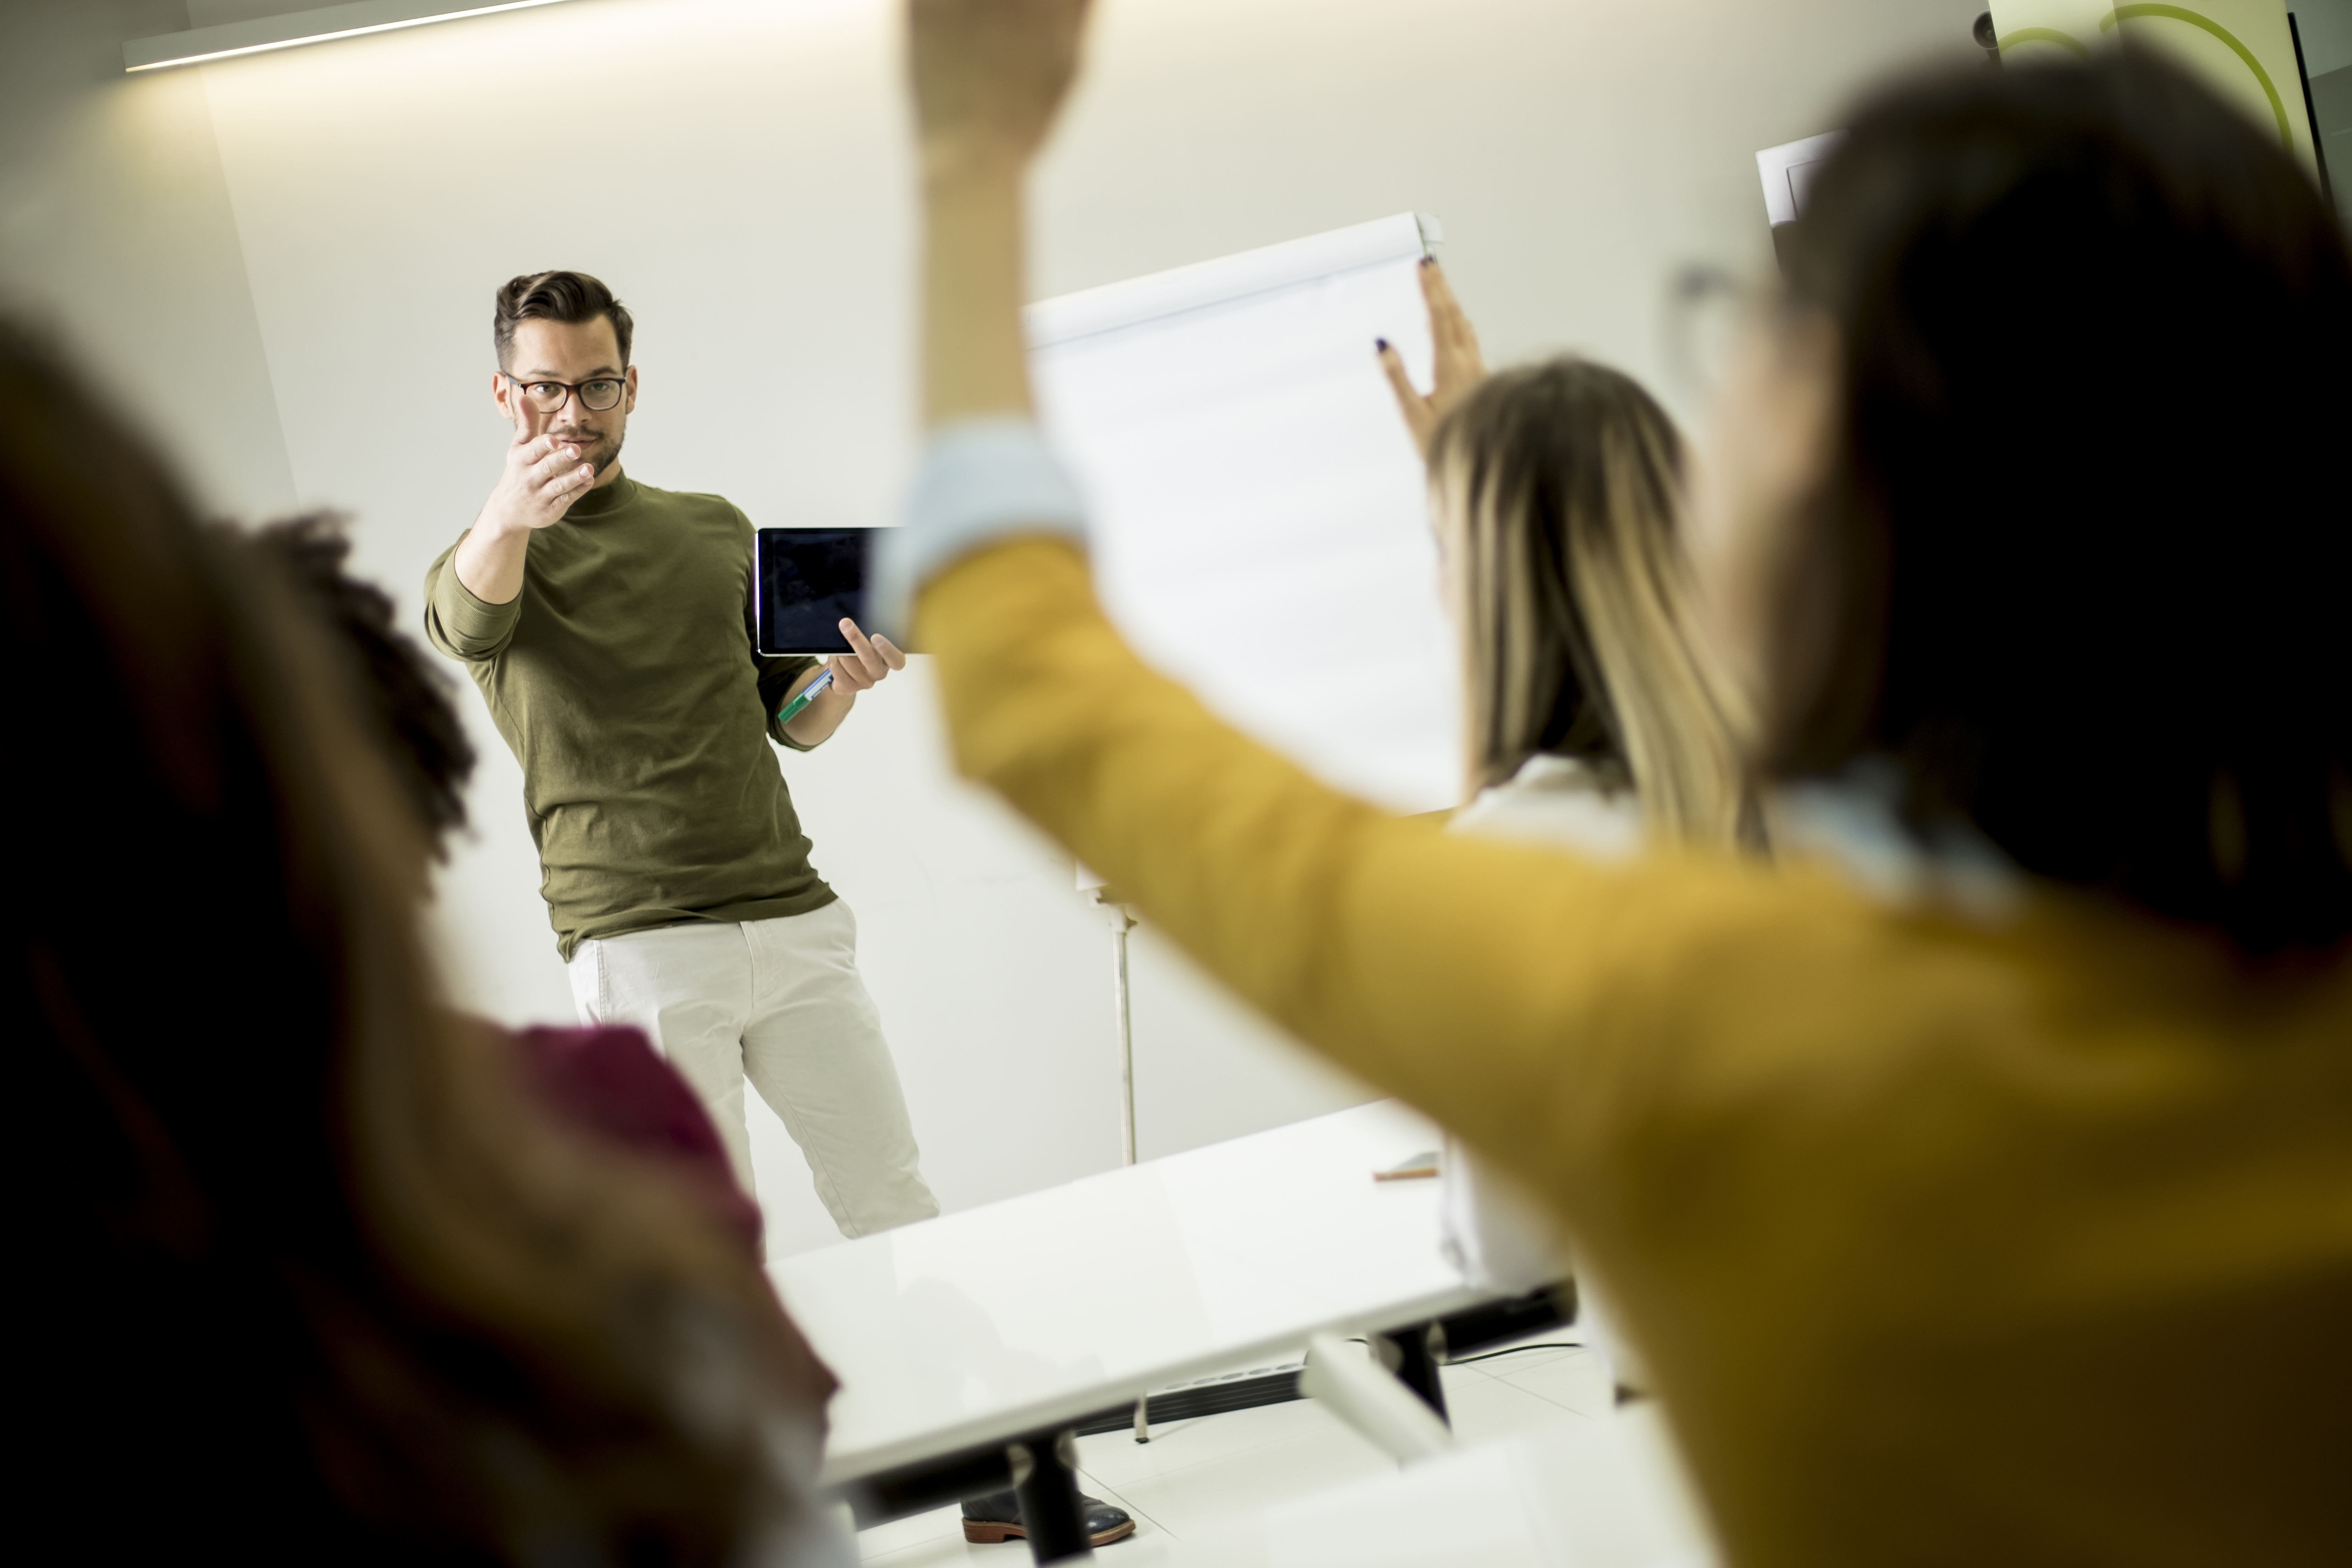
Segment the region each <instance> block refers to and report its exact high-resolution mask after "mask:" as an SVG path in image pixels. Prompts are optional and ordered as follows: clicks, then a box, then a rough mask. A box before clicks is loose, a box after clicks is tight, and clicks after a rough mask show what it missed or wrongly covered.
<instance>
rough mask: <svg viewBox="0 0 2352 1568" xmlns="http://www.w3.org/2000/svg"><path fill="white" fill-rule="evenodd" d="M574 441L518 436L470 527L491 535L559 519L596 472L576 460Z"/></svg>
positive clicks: (577, 448)
mask: <svg viewBox="0 0 2352 1568" xmlns="http://www.w3.org/2000/svg"><path fill="white" fill-rule="evenodd" d="M582 453H583V449H582V447H580V446H579V445H578V444H577V443H575V442H571V441H559V440H557V439H556V438H555V437H552V436H530V435H526V434H522V433H518V434H517V435H516V437H515V438H514V440H513V442H512V443H511V444H509V446H508V447H507V460H506V467H505V468H504V469H503V470H501V471H500V473H499V482H498V484H497V485H496V486H495V487H494V488H493V489H491V491H490V499H489V500H488V503H487V504H485V505H484V506H483V508H482V515H481V518H480V520H479V521H478V522H476V523H475V525H474V526H475V527H477V528H480V527H483V526H485V525H487V526H488V528H489V529H490V531H492V532H497V533H505V532H511V531H514V530H516V529H535V528H546V527H548V526H549V525H550V524H552V523H557V522H561V521H563V514H564V513H565V512H567V511H570V510H572V502H573V501H576V500H579V499H580V498H581V497H582V496H584V495H586V494H587V493H588V489H589V487H590V486H591V485H593V484H594V483H595V482H596V470H595V469H594V468H591V467H590V466H589V465H588V464H586V463H584V462H583V461H581V458H582Z"/></svg>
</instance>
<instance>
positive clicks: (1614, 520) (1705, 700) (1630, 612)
mask: <svg viewBox="0 0 2352 1568" xmlns="http://www.w3.org/2000/svg"><path fill="white" fill-rule="evenodd" d="M1430 475H1431V484H1432V488H1433V493H1434V495H1435V497H1436V500H1437V510H1438V520H1439V521H1438V528H1439V533H1440V540H1441V546H1442V548H1443V550H1444V554H1445V556H1446V566H1447V570H1446V577H1447V581H1448V592H1449V593H1450V594H1451V595H1452V596H1453V600H1454V605H1453V607H1454V620H1455V624H1456V626H1459V628H1460V630H1461V636H1462V643H1463V656H1464V658H1463V668H1464V675H1465V679H1466V680H1467V684H1468V698H1469V700H1468V703H1467V704H1466V710H1467V711H1466V718H1467V721H1468V728H1469V734H1468V742H1469V744H1468V748H1467V750H1468V758H1469V774H1470V778H1469V783H1470V786H1471V788H1472V789H1473V790H1474V791H1475V790H1476V789H1479V788H1482V787H1486V786H1489V785H1494V784H1502V783H1504V782H1505V781H1507V779H1509V778H1510V777H1511V776H1512V775H1513V774H1515V773H1517V772H1518V771H1519V769H1520V767H1521V766H1523V765H1524V764H1525V763H1526V762H1527V760H1528V758H1529V757H1531V756H1534V755H1536V754H1537V753H1538V752H1549V753H1553V754H1558V755H1565V756H1572V757H1576V758H1578V759H1580V760H1581V761H1583V762H1585V763H1589V764H1591V765H1593V766H1595V767H1597V768H1599V769H1601V771H1602V772H1603V773H1612V772H1616V773H1622V774H1624V775H1630V782H1631V783H1632V784H1633V790H1634V792H1635V795H1637V797H1638V798H1639V799H1640V801H1641V804H1642V813H1643V818H1644V820H1645V821H1646V823H1647V824H1648V826H1649V828H1650V830H1651V832H1653V833H1654V834H1656V835H1658V836H1659V837H1662V838H1664V839H1667V840H1670V841H1680V842H1692V843H1712V844H1728V843H1731V842H1733V840H1734V839H1735V838H1736V837H1738V833H1739V831H1740V826H1741V819H1742V806H1743V795H1744V791H1743V787H1742V783H1741V770H1740V764H1739V760H1738V750H1737V747H1736V745H1735V743H1734V739H1733V735H1732V731H1731V725H1730V723H1729V722H1728V721H1727V715H1726V711H1725V707H1724V696H1723V689H1722V686H1721V683H1720V682H1719V681H1718V680H1717V679H1716V678H1715V675H1714V673H1713V671H1712V669H1711V668H1710V667H1709V665H1708V664H1707V662H1706V657H1705V655H1704V653H1703V652H1702V650H1701V649H1700V647H1699V646H1698V644H1697V643H1696V639H1695V638H1694V637H1693V636H1692V635H1691V628H1690V626H1689V625H1688V619H1689V615H1688V610H1687V601H1688V588H1687V582H1686V579H1687V567H1686V565H1685V557H1684V552H1683V547H1682V541H1681V537H1680V532H1679V524H1678V521H1677V520H1678V518H1679V516H1680V510H1681V499H1682V440H1681V437H1679V436H1678V435H1677V434H1676V433H1675V426H1674V423H1673V421H1671V420H1670V419H1668V418H1667V417H1666V415H1665V411H1664V410H1663V409H1661V408H1660V407H1659V406H1658V405H1657V404H1656V402H1655V401H1654V400H1653V399H1652V398H1651V396H1650V395H1649V394H1648V393H1646V392H1644V391H1643V390H1642V388H1641V387H1640V385H1638V384H1636V383H1635V382H1633V380H1632V379H1631V378H1630V377H1628V376H1625V375H1623V374H1620V373H1619V372H1617V371H1613V370H1611V369H1609V368H1608V367H1606V366H1604V365H1597V364H1593V363H1589V362H1587V361H1584V360H1580V359H1576V358H1573V357H1562V358H1559V359H1555V360H1551V361H1549V362H1547V363H1542V364H1535V365H1528V366H1523V367H1521V368H1518V369H1516V370H1509V371H1505V372H1502V373H1501V374H1496V375H1494V376H1491V377H1489V378H1488V379H1487V380H1486V382H1484V383H1483V384H1480V385H1479V386H1478V388H1477V389H1476V390H1475V391H1474V392H1473V393H1472V394H1471V395H1469V396H1468V397H1466V398H1465V399H1464V400H1463V401H1462V402H1461V403H1460V404H1459V405H1457V406H1455V407H1454V409H1453V410H1452V411H1451V412H1449V413H1448V414H1447V415H1446V416H1445V418H1444V420H1443V421H1442V422H1441V423H1440V424H1439V426H1438V427H1437V429H1436V430H1435V432H1434V433H1433V436H1432V437H1431V442H1430Z"/></svg>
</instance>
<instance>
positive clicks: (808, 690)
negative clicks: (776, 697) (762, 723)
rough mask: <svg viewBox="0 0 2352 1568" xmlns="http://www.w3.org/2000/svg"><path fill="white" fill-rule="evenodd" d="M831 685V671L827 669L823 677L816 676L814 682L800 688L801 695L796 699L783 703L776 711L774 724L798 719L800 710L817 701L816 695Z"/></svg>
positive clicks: (787, 722)
mask: <svg viewBox="0 0 2352 1568" xmlns="http://www.w3.org/2000/svg"><path fill="white" fill-rule="evenodd" d="M832 684H833V671H832V670H830V669H828V670H826V671H825V672H824V674H823V675H820V676H818V677H817V678H816V679H814V680H812V681H810V682H809V683H808V684H807V685H806V686H803V687H802V688H801V694H800V695H799V696H798V697H795V698H793V700H791V701H790V702H787V703H785V704H784V705H783V706H782V708H779V709H777V710H776V722H777V723H779V724H789V723H791V722H792V721H793V720H795V719H797V718H799V717H800V716H801V710H802V709H803V708H805V707H807V706H808V705H809V704H810V703H812V702H814V701H815V700H816V699H817V693H819V692H821V691H823V690H824V689H825V688H826V687H828V686H831V685H832Z"/></svg>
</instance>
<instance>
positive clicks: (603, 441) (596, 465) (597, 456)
mask: <svg viewBox="0 0 2352 1568" xmlns="http://www.w3.org/2000/svg"><path fill="white" fill-rule="evenodd" d="M555 438H556V439H557V440H558V441H565V442H571V443H572V444H575V445H578V446H581V447H583V450H582V452H581V454H580V460H581V461H582V462H583V463H585V464H587V465H588V466H589V467H590V468H593V469H594V470H595V471H596V477H597V478H598V479H603V478H604V470H605V469H606V468H611V467H612V466H613V465H614V463H616V462H618V461H619V460H620V457H621V437H618V436H599V437H595V443H596V444H595V445H594V446H593V447H591V446H588V445H587V444H586V437H584V435H583V434H577V433H575V434H573V435H570V436H558V437H555Z"/></svg>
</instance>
